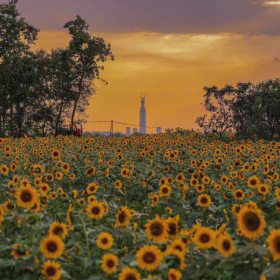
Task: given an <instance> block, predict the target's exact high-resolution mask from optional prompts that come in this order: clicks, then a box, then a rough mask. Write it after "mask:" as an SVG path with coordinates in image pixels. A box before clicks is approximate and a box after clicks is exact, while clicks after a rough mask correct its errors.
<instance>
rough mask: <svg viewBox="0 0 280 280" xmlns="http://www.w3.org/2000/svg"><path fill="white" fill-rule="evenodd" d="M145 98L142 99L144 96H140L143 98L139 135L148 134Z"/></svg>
mask: <svg viewBox="0 0 280 280" xmlns="http://www.w3.org/2000/svg"><path fill="white" fill-rule="evenodd" d="M145 96H146V93H145V95H144V97H142V94H141V95H140V98H141V107H140V121H139V133H141V134H146V108H145Z"/></svg>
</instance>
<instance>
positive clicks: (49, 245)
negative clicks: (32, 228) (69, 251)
mask: <svg viewBox="0 0 280 280" xmlns="http://www.w3.org/2000/svg"><path fill="white" fill-rule="evenodd" d="M57 249H58V248H57V244H56V243H55V242H53V241H49V242H48V243H47V250H48V251H49V252H51V253H54V252H56V251H57Z"/></svg>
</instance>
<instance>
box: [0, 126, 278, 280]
mask: <svg viewBox="0 0 280 280" xmlns="http://www.w3.org/2000/svg"><path fill="white" fill-rule="evenodd" d="M279 151H280V142H276V141H270V142H268V141H264V140H259V141H257V142H256V141H254V142H253V141H251V140H250V139H248V140H239V141H237V140H234V138H232V141H231V142H229V143H224V142H221V141H218V140H213V139H212V140H211V139H206V138H205V137H203V135H197V134H196V135H195V133H193V132H190V131H184V132H183V133H178V132H172V133H164V134H153V135H139V134H133V135H131V136H127V137H105V136H104V137H102V136H96V135H95V136H90V137H82V138H74V137H73V136H70V137H64V136H58V137H46V138H28V137H27V138H21V139H13V138H2V139H0V155H1V162H0V279H1V280H5V279H18V280H27V279H28V280H29V279H50V280H59V279H79V280H83V279H85V280H102V279H112V280H113V279H119V280H140V279H165V280H179V279H221V280H227V279H244V280H245V279H250V280H254V279H260V280H265V279H269V280H272V279H275V280H276V279H278V280H279V279H280V182H279V171H280V166H279Z"/></svg>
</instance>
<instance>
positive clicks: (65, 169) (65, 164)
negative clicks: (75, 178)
mask: <svg viewBox="0 0 280 280" xmlns="http://www.w3.org/2000/svg"><path fill="white" fill-rule="evenodd" d="M61 169H62V172H68V171H69V170H70V165H69V163H63V164H62V165H61Z"/></svg>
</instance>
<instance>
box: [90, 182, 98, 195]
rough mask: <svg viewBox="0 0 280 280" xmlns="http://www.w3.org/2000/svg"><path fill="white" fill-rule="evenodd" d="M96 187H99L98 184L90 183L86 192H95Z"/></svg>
mask: <svg viewBox="0 0 280 280" xmlns="http://www.w3.org/2000/svg"><path fill="white" fill-rule="evenodd" d="M98 188H99V186H98V185H96V184H95V183H91V184H89V185H88V186H87V193H88V194H93V193H96V192H97V190H98Z"/></svg>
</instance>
